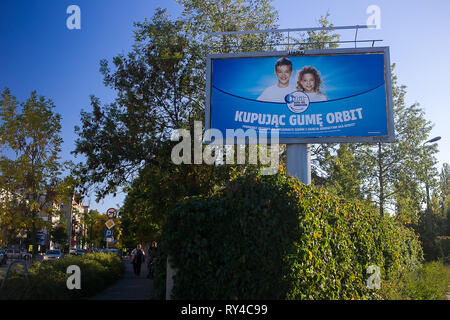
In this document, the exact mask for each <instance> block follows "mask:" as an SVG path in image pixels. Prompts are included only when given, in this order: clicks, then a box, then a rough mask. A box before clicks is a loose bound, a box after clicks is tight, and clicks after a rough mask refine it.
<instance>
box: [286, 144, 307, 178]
mask: <svg viewBox="0 0 450 320" xmlns="http://www.w3.org/2000/svg"><path fill="white" fill-rule="evenodd" d="M286 152H287V173H288V175H290V176H292V177H296V178H298V179H299V180H300V181H301V182H302V183H304V184H311V148H310V145H309V144H306V143H289V144H287V145H286Z"/></svg>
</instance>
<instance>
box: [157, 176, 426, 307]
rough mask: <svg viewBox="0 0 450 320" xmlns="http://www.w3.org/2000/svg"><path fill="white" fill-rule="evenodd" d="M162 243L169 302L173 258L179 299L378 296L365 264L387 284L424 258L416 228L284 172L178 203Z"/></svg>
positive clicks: (174, 294) (159, 273)
mask: <svg viewBox="0 0 450 320" xmlns="http://www.w3.org/2000/svg"><path fill="white" fill-rule="evenodd" d="M160 245H161V248H162V252H161V260H160V264H159V265H157V269H156V276H157V279H156V280H155V294H156V297H157V298H163V297H164V293H163V291H164V285H163V282H164V281H165V278H163V277H164V268H165V257H166V256H167V253H170V256H171V259H172V261H173V262H172V264H173V266H174V267H175V268H176V269H177V274H176V277H175V279H174V287H173V291H172V297H173V298H174V299H373V298H380V297H381V296H380V295H379V294H378V292H377V291H376V290H369V289H368V288H367V286H366V280H367V279H368V278H369V276H370V275H368V274H367V273H366V270H367V267H368V266H370V265H377V266H379V267H380V269H381V276H382V279H383V282H388V281H390V280H391V279H392V278H395V277H396V276H397V275H398V274H401V273H402V272H405V270H406V271H409V270H412V269H413V268H414V267H417V266H418V265H419V263H420V261H421V259H422V252H421V247H420V244H419V242H418V240H417V237H416V236H415V235H414V234H413V232H412V231H411V230H409V229H407V228H404V227H401V226H399V225H397V224H396V223H395V222H394V221H393V220H392V219H390V218H389V217H386V218H381V217H380V216H379V215H378V214H376V213H375V212H374V210H373V209H372V208H371V207H370V206H368V205H366V204H363V203H360V202H346V201H344V200H343V199H340V198H338V197H335V196H332V195H330V194H329V193H327V192H326V191H325V190H322V189H318V188H315V187H313V186H308V185H303V184H301V183H300V182H299V181H298V180H297V179H293V178H288V177H286V176H285V175H283V174H277V175H273V176H265V177H257V176H250V177H240V178H237V179H236V180H234V181H232V182H231V183H229V184H228V185H227V186H226V187H225V188H224V189H223V190H221V191H219V192H217V193H216V194H215V195H213V196H210V197H193V198H190V199H186V200H185V201H183V202H181V203H179V204H177V205H176V206H175V208H174V209H173V210H172V211H171V212H170V213H169V214H168V218H167V222H166V224H165V225H164V228H163V232H162V235H161V239H160ZM158 278H159V279H158Z"/></svg>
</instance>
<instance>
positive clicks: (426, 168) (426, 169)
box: [422, 137, 441, 234]
mask: <svg viewBox="0 0 450 320" xmlns="http://www.w3.org/2000/svg"><path fill="white" fill-rule="evenodd" d="M439 140H441V137H434V138H433V139H430V140H428V141H425V142H424V143H423V144H422V147H424V149H425V144H427V143H433V142H436V141H439ZM425 190H426V193H427V224H428V231H429V233H430V234H431V233H432V232H433V219H432V216H431V210H430V186H429V181H428V166H427V165H425Z"/></svg>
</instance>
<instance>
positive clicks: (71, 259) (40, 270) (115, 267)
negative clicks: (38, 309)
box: [0, 253, 125, 300]
mask: <svg viewBox="0 0 450 320" xmlns="http://www.w3.org/2000/svg"><path fill="white" fill-rule="evenodd" d="M70 265H77V266H79V267H80V271H81V289H80V290H75V289H74V290H69V289H67V284H66V282H67V278H68V277H69V276H70V275H69V274H67V273H66V271H67V267H68V266H70ZM124 271H125V265H124V263H123V262H122V260H121V259H120V257H118V256H117V255H115V254H109V253H94V254H86V255H82V256H65V257H63V258H62V259H59V260H51V261H43V262H40V263H35V264H34V265H33V266H32V267H31V268H30V269H29V280H30V282H29V283H28V282H27V281H26V279H25V277H24V275H23V274H13V275H11V276H8V279H7V281H6V284H5V287H4V288H3V290H2V292H0V299H2V300H4V299H6V300H16V299H21V300H66V299H86V298H89V297H91V296H93V295H95V294H97V293H99V292H101V291H102V290H103V289H105V288H106V287H107V286H109V285H111V284H112V283H114V282H115V281H117V280H118V279H120V278H121V277H122V276H123V273H124Z"/></svg>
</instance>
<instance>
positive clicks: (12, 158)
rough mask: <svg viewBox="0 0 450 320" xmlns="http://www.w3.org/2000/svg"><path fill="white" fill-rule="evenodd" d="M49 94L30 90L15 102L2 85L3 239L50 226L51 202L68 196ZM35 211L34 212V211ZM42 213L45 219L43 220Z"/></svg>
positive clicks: (58, 124) (58, 129) (0, 181)
mask: <svg viewBox="0 0 450 320" xmlns="http://www.w3.org/2000/svg"><path fill="white" fill-rule="evenodd" d="M54 108H55V106H54V104H53V102H52V101H51V100H50V99H46V98H45V97H43V96H38V95H37V93H36V92H32V93H31V95H30V97H29V98H28V99H27V100H26V101H25V102H23V103H19V102H18V101H17V100H16V98H15V97H14V96H13V95H12V94H11V92H10V90H9V89H7V88H5V89H4V91H3V92H2V94H1V97H0V150H1V151H0V186H1V197H0V199H1V203H0V227H1V230H2V231H4V232H5V233H6V238H7V239H6V240H8V239H12V238H15V237H16V236H17V234H18V233H21V234H23V235H25V234H27V233H29V238H31V239H32V241H33V244H34V246H33V248H34V254H36V250H37V245H36V243H35V239H36V236H35V234H36V231H37V230H40V229H43V228H46V229H47V230H51V229H52V227H53V226H52V225H51V217H52V216H54V215H58V214H61V212H60V211H59V206H55V205H54V204H55V203H58V202H66V201H68V200H69V199H70V197H71V196H72V194H71V192H70V191H71V190H73V182H74V181H73V180H72V179H71V178H70V177H69V178H65V179H61V178H60V176H61V174H62V172H61V170H62V169H63V168H64V165H65V164H66V163H62V161H61V160H60V155H59V153H60V151H61V150H60V149H61V145H62V142H63V140H62V138H61V137H60V133H61V116H60V115H59V114H57V113H54V112H53V109H54ZM38 213H39V214H38ZM44 218H47V219H44ZM2 234H3V232H2Z"/></svg>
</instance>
